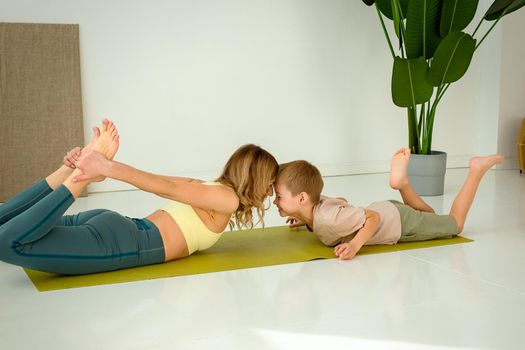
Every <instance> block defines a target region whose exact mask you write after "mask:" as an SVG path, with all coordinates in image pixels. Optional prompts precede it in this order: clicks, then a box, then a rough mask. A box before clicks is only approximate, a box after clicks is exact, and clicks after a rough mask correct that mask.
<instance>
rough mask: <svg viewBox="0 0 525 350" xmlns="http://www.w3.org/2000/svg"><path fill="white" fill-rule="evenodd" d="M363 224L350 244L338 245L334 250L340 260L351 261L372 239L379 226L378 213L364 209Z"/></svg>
mask: <svg viewBox="0 0 525 350" xmlns="http://www.w3.org/2000/svg"><path fill="white" fill-rule="evenodd" d="M365 216H366V219H365V223H364V225H363V227H362V228H361V229H360V230H359V231H357V234H356V235H355V237H354V238H352V240H351V241H350V242H346V243H342V244H339V245H338V246H336V247H335V248H334V252H335V255H336V256H338V257H339V258H340V259H342V260H347V259H352V258H353V257H354V256H355V255H356V254H357V252H358V251H359V249H361V247H362V246H363V245H364V244H365V243H366V242H367V241H368V240H369V239H370V237H372V235H373V234H374V232H376V230H377V226H379V221H380V216H379V213H378V212H376V211H373V210H368V209H365Z"/></svg>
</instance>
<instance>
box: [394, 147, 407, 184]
mask: <svg viewBox="0 0 525 350" xmlns="http://www.w3.org/2000/svg"><path fill="white" fill-rule="evenodd" d="M409 161H410V148H401V149H399V150H398V151H397V152H396V153H394V155H393V156H392V161H391V163H390V187H392V188H393V189H395V190H399V189H401V188H403V187H404V186H406V185H407V184H408V162H409Z"/></svg>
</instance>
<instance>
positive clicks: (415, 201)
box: [390, 148, 434, 213]
mask: <svg viewBox="0 0 525 350" xmlns="http://www.w3.org/2000/svg"><path fill="white" fill-rule="evenodd" d="M409 161H410V148H401V149H399V150H398V151H397V152H396V153H394V155H393V156H392V162H391V163H390V187H392V188H393V189H395V190H399V193H401V197H402V198H403V202H404V203H405V204H406V205H409V206H411V207H412V208H414V209H417V210H421V211H426V212H431V213H433V212H434V209H432V208H431V207H430V206H429V205H428V204H427V203H426V202H425V201H424V200H423V199H422V198H421V197H420V196H419V195H418V194H417V193H416V191H415V190H414V188H413V187H412V185H411V184H410V182H409V180H408V162H409Z"/></svg>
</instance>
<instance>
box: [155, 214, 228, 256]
mask: <svg viewBox="0 0 525 350" xmlns="http://www.w3.org/2000/svg"><path fill="white" fill-rule="evenodd" d="M194 210H195V213H196V214H197V216H198V217H199V218H200V219H201V220H202V222H203V223H204V225H205V226H206V227H208V229H209V230H211V231H212V232H216V233H217V234H220V233H221V232H222V231H223V230H224V229H225V228H226V226H227V225H228V223H229V221H230V220H229V217H228V216H225V215H217V216H216V215H210V214H209V213H207V212H206V211H205V210H203V209H196V208H194ZM147 219H148V220H150V221H151V222H153V223H154V224H155V226H157V228H158V229H159V232H160V235H161V236H162V242H163V243H164V252H165V255H166V257H165V261H170V260H174V259H179V258H184V257H187V256H188V255H189V251H188V245H187V243H186V238H184V234H183V233H182V231H181V229H180V227H179V225H177V222H176V221H175V220H173V218H172V217H171V215H170V214H169V213H167V212H165V211H164V210H161V209H159V210H156V211H155V212H153V214H151V215H149V216H148V217H147Z"/></svg>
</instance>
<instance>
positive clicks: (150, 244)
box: [0, 180, 165, 275]
mask: <svg viewBox="0 0 525 350" xmlns="http://www.w3.org/2000/svg"><path fill="white" fill-rule="evenodd" d="M74 200H75V199H74V198H73V196H72V195H71V193H70V192H69V190H68V189H67V188H66V187H64V186H63V185H62V186H60V187H58V188H57V189H56V190H52V189H51V188H50V187H49V185H48V184H47V182H46V181H45V180H41V181H40V182H38V183H36V184H35V185H33V186H32V187H30V188H28V189H27V190H25V191H23V192H20V193H18V194H17V195H15V196H14V197H13V198H11V199H9V200H8V201H7V202H6V203H4V204H3V205H0V260H1V261H4V262H6V263H9V264H13V265H18V266H22V267H27V268H30V269H34V270H39V271H45V272H52V273H56V274H65V275H77V274H87V273H95V272H102V271H111V270H118V269H124V268H128V267H133V266H141V265H149V264H157V263H161V262H164V256H165V255H164V245H163V242H162V237H161V235H160V232H159V230H158V229H157V227H156V226H155V225H154V224H153V223H152V222H151V221H149V220H147V219H132V218H128V217H125V216H122V215H120V214H118V213H116V212H114V211H110V210H105V209H96V210H89V211H86V212H81V213H79V214H76V215H65V216H64V215H63V214H64V212H65V211H66V210H67V209H68V208H69V206H70V205H71V204H72V203H73V202H74Z"/></svg>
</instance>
